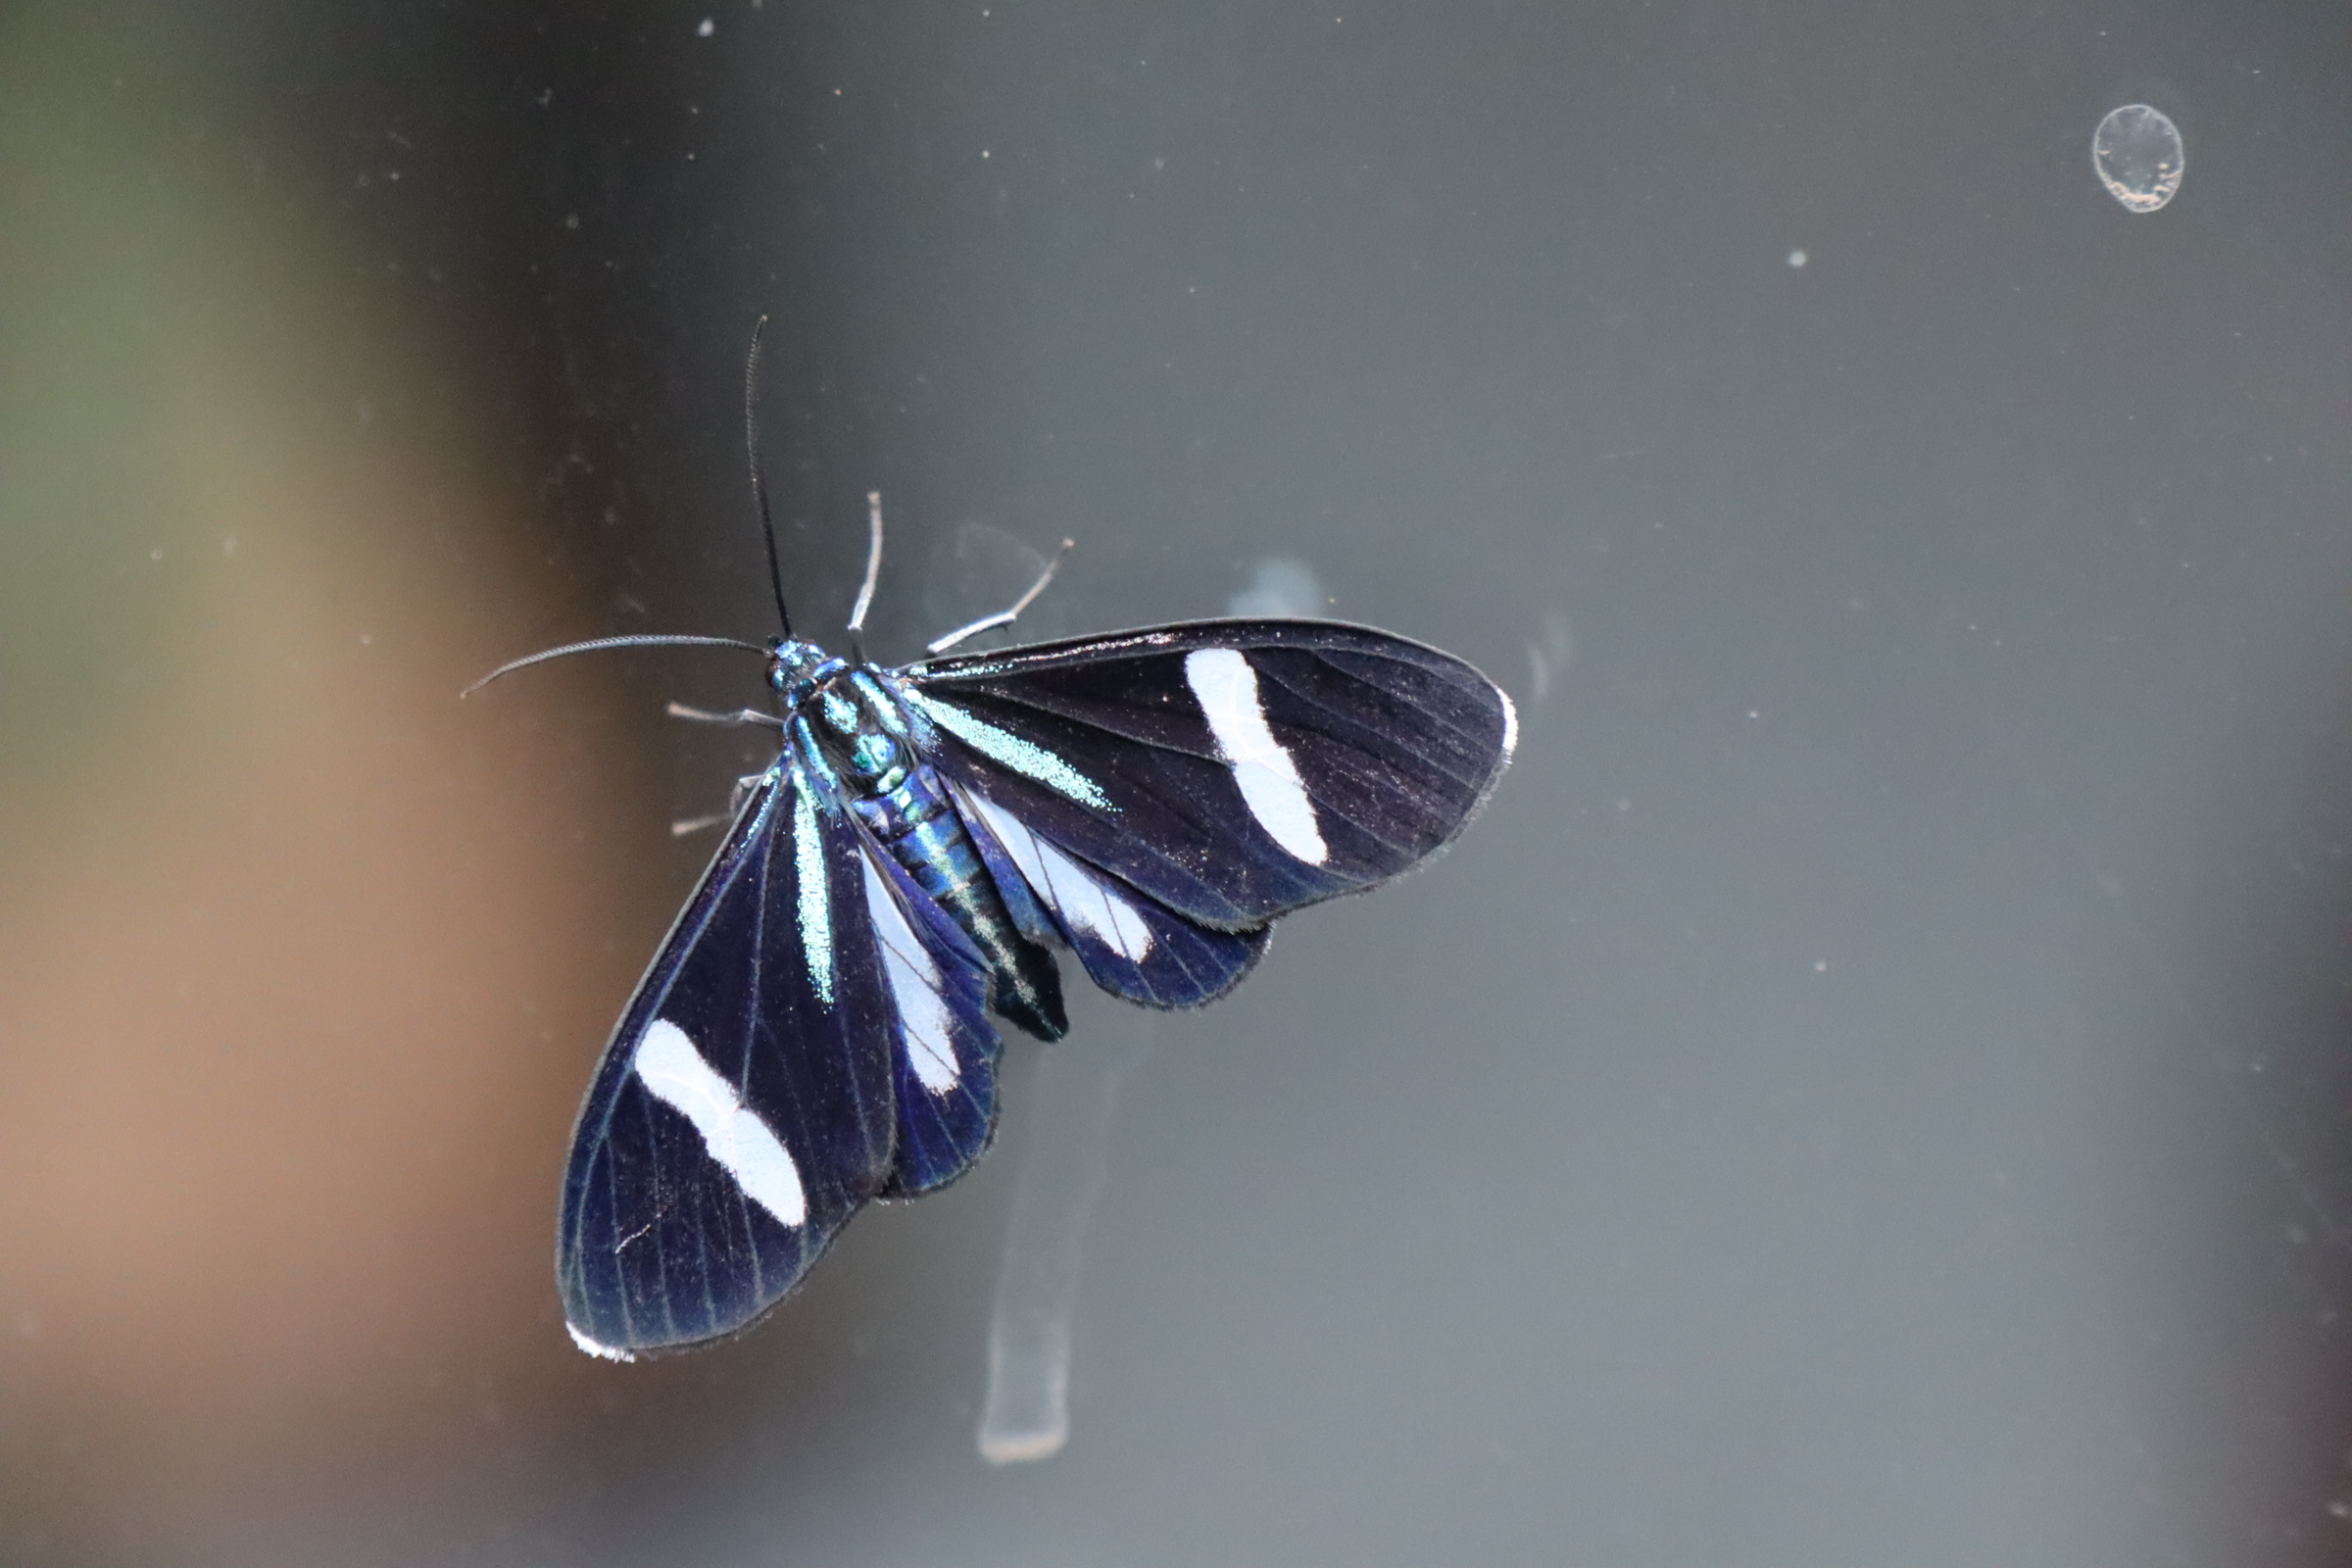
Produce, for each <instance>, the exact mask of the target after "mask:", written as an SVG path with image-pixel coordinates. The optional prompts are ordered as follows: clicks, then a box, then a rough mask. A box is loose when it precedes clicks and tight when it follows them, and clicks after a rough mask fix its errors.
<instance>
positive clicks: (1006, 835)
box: [961, 793, 1152, 964]
mask: <svg viewBox="0 0 2352 1568" xmlns="http://www.w3.org/2000/svg"><path fill="white" fill-rule="evenodd" d="M961 799H963V800H966V801H969V802H971V803H972V804H973V805H974V806H976V807H978V808H979V809H980V816H981V819H982V820H983V821H985V822H986V823H987V824H988V829H989V831H990V832H992V833H994V834H995V835H996V836H997V842H998V843H1000V844H1002V845H1004V846H1005V854H1007V855H1009V856H1011V857H1012V863H1013V864H1014V865H1016V866H1018V867H1019V868H1020V872H1021V875H1023V876H1024V877H1027V878H1028V879H1029V885H1030V886H1031V887H1032V888H1035V889H1036V890H1037V895H1038V897H1039V898H1041V899H1043V900H1045V901H1046V903H1048V904H1050V905H1052V906H1053V907H1054V912H1055V913H1056V914H1058V915H1060V916H1061V917H1062V919H1063V921H1064V922H1066V923H1067V924H1069V925H1071V926H1073V927H1075V928H1077V929H1078V930H1081V931H1084V932H1086V933H1087V934H1089V935H1090V936H1092V937H1094V938H1095V940H1096V941H1098V942H1101V943H1102V944H1103V946H1104V947H1106V948H1108V949H1110V950H1111V951H1112V952H1114V953H1116V954H1119V955H1120V956H1123V957H1125V958H1126V959H1127V961H1128V962H1130V963H1135V964H1141V963H1142V962H1143V961H1144V959H1145V958H1146V957H1147V956H1150V954H1151V952H1152V928H1151V926H1149V925H1147V924H1146V923H1145V922H1144V917H1143V916H1142V915H1140V914H1138V913H1137V912H1136V910H1135V907H1134V906H1133V905H1131V904H1129V903H1128V902H1127V901H1126V900H1125V899H1124V898H1121V897H1120V896H1119V895H1118V894H1116V893H1114V892H1113V891H1112V890H1111V888H1110V886H1109V885H1108V884H1107V883H1106V882H1104V881H1103V878H1102V876H1101V875H1100V874H1099V873H1097V872H1095V871H1093V870H1091V869H1089V868H1088V867H1086V866H1083V865H1081V864H1079V863H1078V862H1077V861H1076V860H1073V859H1071V858H1069V857H1068V856H1067V855H1064V854H1063V853H1062V852H1061V851H1060V850H1058V849H1056V848H1055V847H1054V846H1053V845H1051V844H1048V843H1047V842H1046V841H1045V840H1044V839H1041V838H1039V837H1038V836H1037V835H1036V834H1035V833H1032V832H1030V831H1029V829H1028V826H1027V825H1026V824H1025V823H1023V822H1022V821H1021V820H1020V819H1019V818H1018V817H1015V816H1014V815H1013V814H1012V813H1011V812H1009V811H1007V810H1005V809H1004V808H1003V807H1000V806H999V805H997V804H996V802H994V801H992V800H990V799H989V798H988V797H987V796H985V795H980V794H977V793H974V794H969V795H965V796H962V797H961Z"/></svg>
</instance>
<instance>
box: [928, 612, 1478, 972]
mask: <svg viewBox="0 0 2352 1568" xmlns="http://www.w3.org/2000/svg"><path fill="white" fill-rule="evenodd" d="M890 678H891V679H892V680H894V681H895V682H896V683H897V684H898V686H899V689H900V690H901V691H902V692H903V693H904V694H905V695H906V696H907V701H908V703H909V705H910V707H911V708H912V710H913V711H914V712H915V714H916V715H917V717H918V719H919V720H920V721H921V722H922V723H923V724H924V725H925V726H926V727H927V728H928V729H929V730H931V731H932V732H934V733H932V734H930V735H927V736H926V737H925V738H924V740H925V745H926V747H927V748H928V749H929V750H930V752H931V753H932V755H934V756H935V757H936V758H937V760H938V765H939V766H940V767H941V768H942V770H943V771H945V772H946V773H947V774H948V775H949V776H950V777H951V778H952V779H953V780H955V782H956V783H957V784H959V785H961V786H963V787H964V788H965V789H967V790H970V791H973V792H975V793H977V794H979V795H982V796H985V797H986V798H987V799H989V800H990V801H992V802H994V803H995V804H996V805H998V806H1000V807H1002V808H1003V809H1005V810H1006V811H1007V812H1009V813H1011V814H1012V815H1013V816H1015V817H1017V818H1018V819H1019V820H1020V821H1021V822H1023V823H1025V824H1026V825H1027V826H1028V827H1029V828H1030V829H1031V830H1033V831H1034V832H1036V833H1038V834H1039V835H1041V836H1043V837H1044V838H1046V839H1048V840H1050V841H1051V842H1052V843H1054V845H1057V846H1059V847H1060V848H1061V849H1063V850H1064V851H1066V852H1068V853H1069V854H1070V855H1072V856H1075V857H1077V858H1079V859H1081V860H1083V861H1085V862H1087V863H1088V864H1090V865H1092V866H1094V867H1096V868H1098V869H1100V870H1103V871H1107V872H1109V873H1110V874H1111V875H1113V876H1115V877H1117V878H1118V879H1119V880H1120V881H1122V882H1124V883H1126V884H1128V885H1129V886H1131V887H1133V888H1135V889H1137V890H1138V891H1140V892H1141V893H1143V894H1145V895H1147V896H1148V897H1150V898H1151V899H1152V900H1155V901H1156V902H1158V903H1159V904H1162V905H1164V906H1166V907H1168V908H1170V909H1172V910H1174V911H1176V912H1177V913H1178V914H1181V915H1183V916H1184V917H1186V918H1187V919H1190V920H1192V921H1195V922H1197V923H1198V924H1201V925H1204V926H1208V927H1211V928H1214V929H1217V930H1224V931H1247V930H1252V929H1255V928H1256V927H1259V926H1262V925H1264V924H1265V923H1266V922H1267V921H1268V920H1270V919H1272V918H1273V917H1274V916H1276V915H1279V914H1282V913H1285V912H1286V911H1288V910H1291V909H1296V908H1298V907H1300V906H1302V905H1307V904H1313V903H1315V902H1317V901H1318V900H1322V899H1328V898H1334V897H1337V896H1338V895H1340V894H1344V893H1354V892H1359V891H1361V890H1363V889H1365V888H1368V887H1372V886H1375V885H1377V884H1379V883H1381V882H1384V881H1386V880H1388V879H1389V878H1390V877H1393V876H1396V875H1397V873H1398V872H1401V871H1404V870H1407V869H1409V868H1411V867H1412V866H1413V865H1414V864H1415V863H1417V862H1418V861H1420V860H1422V859H1424V858H1427V857H1428V856H1430V855H1431V854H1433V853H1434V852H1436V851H1437V850H1439V849H1440V848H1442V847H1443V846H1444V845H1445V844H1446V842H1447V841H1448V840H1450V839H1451V838H1452V837H1453V836H1454V835H1455V834H1456V833H1458V832H1460V831H1461V829H1462V826H1463V824H1464V823H1466V822H1468V821H1469V820H1470V818H1471V816H1472V815H1474V814H1475V813H1476V812H1477V810H1478V809H1479V807H1480V806H1481V805H1483V804H1484V803H1485V801H1486V798H1487V795H1488V793H1489V792H1490V791H1491V790H1493V789H1494V787H1495V780H1496V779H1497V778H1499V777H1500V776H1501V773H1502V769H1503V767H1504V765H1505V764H1506V763H1507V762H1508V761H1509V760H1510V755H1511V746H1512V743H1513V742H1514V740H1515V739H1516V737H1517V732H1518V721H1517V718H1516V716H1515V714H1514V712H1513V710H1512V707H1511V700H1510V698H1508V697H1507V696H1505V695H1504V694H1503V692H1502V689H1501V688H1500V687H1498V686H1496V685H1495V683H1494V682H1493V681H1491V680H1489V679H1487V677H1486V676H1484V675H1482V674H1480V673H1479V672H1478V671H1477V670H1476V669H1474V668H1472V667H1471V666H1470V665H1469V664H1467V663H1465V662H1462V661H1461V660H1458V659H1455V658H1454V657H1452V656H1451V655H1450V654H1443V653H1440V652H1438V651H1437V650H1436V649H1434V648H1429V647H1425V646H1423V645H1422V644H1419V643H1415V642H1409V641H1407V640H1406V639H1404V638H1402V637H1394V636H1391V635H1389V634H1388V633H1386V632H1380V631H1373V630H1371V629H1369V628H1367V627H1362V626H1348V625H1344V624H1341V623H1339V622H1336V621H1314V620H1203V621H1188V622H1185V623H1183V624H1180V625H1174V626H1163V627H1158V628H1156V629H1152V630H1148V631H1136V632H1124V633H1121V634H1119V635H1117V636H1112V637H1088V638H1078V639H1074V640H1072V641H1068V642H1058V643H1045V644H1040V645H1038V646H1036V647H1031V648H1015V649H1011V650H1008V651H1006V652H1004V653H999V654H973V655H968V656H964V657H960V658H952V659H945V660H937V661H932V662H923V663H917V664H912V665H909V666H907V668H905V669H903V670H900V671H898V672H896V673H895V674H894V675H893V676H891V677H890Z"/></svg>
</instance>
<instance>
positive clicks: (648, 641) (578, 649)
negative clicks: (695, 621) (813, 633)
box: [458, 633, 767, 697]
mask: <svg viewBox="0 0 2352 1568" xmlns="http://www.w3.org/2000/svg"><path fill="white" fill-rule="evenodd" d="M608 648H740V649H742V650H743V651H744V652H745V653H747V654H758V655H759V656H760V658H762V659H764V658H766V657H767V650H766V649H764V648H762V647H760V645H759V644H758V643H747V642H745V641H743V640H742V639H741V638H739V637H686V636H666V635H662V634H660V633H646V634H641V635H638V636H634V637H599V638H597V639H595V640H594V641H592V642H584V643H565V644H564V646H563V647H561V648H549V649H545V650H542V651H541V652H539V653H536V654H531V655H529V656H527V657H525V658H522V659H517V660H515V661H513V662H509V663H504V664H501V665H499V666H498V667H497V668H496V669H494V670H492V671H491V672H490V673H489V674H487V675H484V676H483V677H482V678H481V679H480V680H477V681H475V682H474V683H473V684H472V685H470V686H468V687H466V689H465V690H464V691H462V692H460V693H458V695H459V696H460V697H471V696H472V695H473V694H474V693H475V692H478V691H480V690H481V689H482V688H483V687H485V686H487V685H489V684H490V683H491V682H492V681H494V680H496V679H498V677H499V676H501V675H511V674H513V673H514V672H515V671H516V670H518V669H527V668H529V667H530V666H531V665H533V664H544V663H546V662H548V661H549V660H551V659H569V658H570V657H571V656H572V655H573V654H594V653H601V652H603V651H604V650H605V649H608Z"/></svg>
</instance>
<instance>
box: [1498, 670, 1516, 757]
mask: <svg viewBox="0 0 2352 1568" xmlns="http://www.w3.org/2000/svg"><path fill="white" fill-rule="evenodd" d="M1495 696H1497V697H1499V698H1501V699H1502V760H1503V761H1505V762H1508V761H1509V760H1511V754H1512V753H1513V752H1515V751H1517V750H1518V749H1519V705H1518V704H1517V703H1514V702H1512V701H1511V694H1510V693H1509V692H1506V691H1504V690H1503V689H1502V688H1501V687H1499V686H1497V687H1495Z"/></svg>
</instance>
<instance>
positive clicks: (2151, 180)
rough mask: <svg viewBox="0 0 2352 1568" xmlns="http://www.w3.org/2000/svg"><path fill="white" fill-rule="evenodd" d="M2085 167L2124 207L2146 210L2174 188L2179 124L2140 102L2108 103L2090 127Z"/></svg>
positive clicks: (2181, 161)
mask: <svg viewBox="0 0 2352 1568" xmlns="http://www.w3.org/2000/svg"><path fill="white" fill-rule="evenodd" d="M2090 167H2091V168H2093V169H2095V170H2097V171H2098V174H2099V183H2100V184H2102V185H2104V186H2106V187H2107V194H2108V195H2110V196H2112V197H2114V198H2115V199H2116V200H2117V201H2119V202H2122V203H2123V204H2124V209H2125V211H2127V212H2133V213H2152V212H2154V211H2156V209H2158V208H2159V207H2162V206H2163V205H2164V204H2165V203H2166V202H2169V201H2171V200H2172V199H2173V193H2174V192H2175V191H2178V190H2179V189H2180V172H2181V170H2182V169H2183V168H2185V167H2186V160H2185V158H2184V156H2183V154H2182V153H2181V150H2180V126H2178V125H2176V124H2174V123H2172V121H2170V120H2169V119H2167V118H2166V117H2165V116H2164V114H2163V112H2162V111H2160V110H2155V109H2150V108H2149V107H2148V106H2147V105H2146V104H2126V105H2124V106H2123V107H2122V108H2121V109H2110V110H2109V111H2107V118H2106V119H2104V120H2102V121H2100V122H2099V128H2098V129H2097V130H2095V131H2092V132H2091V135H2090Z"/></svg>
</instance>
